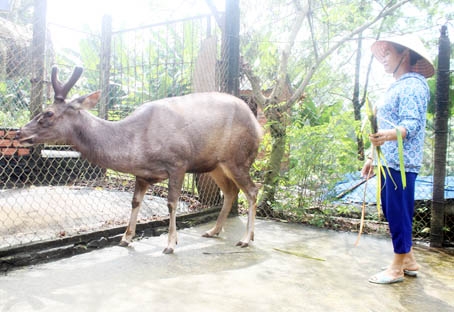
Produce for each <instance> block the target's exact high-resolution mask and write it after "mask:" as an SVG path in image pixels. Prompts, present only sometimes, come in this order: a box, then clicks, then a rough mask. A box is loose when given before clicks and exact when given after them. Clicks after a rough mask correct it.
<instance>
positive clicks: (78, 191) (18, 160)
mask: <svg viewBox="0 0 454 312" xmlns="http://www.w3.org/2000/svg"><path fill="white" fill-rule="evenodd" d="M37 3H39V2H37ZM35 9H36V10H37V11H40V10H45V8H35ZM41 13H42V12H41ZM211 27H212V26H211V17H210V16H202V17H197V18H193V19H187V20H180V21H176V22H172V23H164V24H157V25H150V26H148V27H140V28H138V29H130V30H124V31H119V32H115V33H113V35H112V38H111V39H112V57H111V60H110V61H111V64H112V66H111V72H110V74H109V77H110V79H109V86H108V87H109V94H108V96H107V109H106V112H107V118H108V119H109V120H111V121H117V120H120V119H123V118H124V117H125V116H127V115H129V114H130V113H131V112H132V111H133V110H134V109H135V108H137V107H138V106H140V105H141V104H142V103H144V102H147V101H151V100H155V99H159V98H163V97H170V96H176V95H183V94H187V93H190V92H192V91H193V88H194V86H198V87H197V88H198V89H199V91H215V90H219V85H215V84H211V82H212V81H214V80H215V79H216V77H214V76H208V75H219V71H218V70H217V69H216V63H217V59H218V58H219V56H220V53H219V48H218V46H219V39H217V38H218V37H216V33H215V32H216V30H214V29H212V28H211ZM49 29H50V30H58V31H60V32H61V31H64V32H66V33H67V35H68V37H73V38H78V41H79V48H75V49H71V50H69V49H59V48H56V47H55V46H54V45H53V44H52V42H48V44H47V45H46V49H45V51H44V53H45V55H41V56H40V58H42V59H44V60H46V63H45V65H44V67H45V68H47V69H50V67H51V66H52V65H53V64H56V65H58V67H59V76H60V80H62V81H64V80H65V79H66V77H68V76H69V75H70V74H71V72H72V69H73V67H74V66H75V64H77V63H78V61H75V59H77V57H79V58H81V59H82V61H83V63H84V73H83V76H82V78H81V79H80V80H79V82H78V83H77V84H76V86H75V87H74V88H73V90H71V92H70V95H69V96H68V98H69V97H71V96H73V95H75V94H85V93H89V92H92V91H95V90H97V89H99V88H100V86H99V77H100V68H99V66H98V64H99V63H100V61H101V60H100V53H99V46H100V45H101V38H100V37H99V36H98V35H96V34H92V33H89V32H80V31H76V30H73V29H69V28H66V27H64V26H60V25H49ZM35 31H36V28H35ZM44 31H46V30H44ZM13 35H14V34H13V33H11V36H13ZM2 36H3V32H2ZM15 36H16V35H15ZM31 37H32V34H31V32H29V33H27V36H24V38H22V37H21V38H18V37H17V36H16V37H11V38H6V37H5V38H4V37H0V47H1V49H0V50H1V51H2V52H5V54H1V56H2V59H3V60H4V61H5V62H2V68H1V71H0V75H1V79H0V81H1V82H0V92H1V95H2V97H1V103H0V104H1V106H2V110H1V113H0V127H1V130H0V152H1V153H0V164H1V168H0V176H1V182H0V220H1V230H0V250H7V249H9V248H12V247H16V246H22V245H27V244H30V243H35V242H43V241H49V240H56V239H61V238H65V237H70V236H75V235H80V234H84V233H90V232H93V231H100V230H105V229H109V228H113V227H118V226H124V225H126V223H127V221H128V220H129V213H130V207H131V200H132V191H133V190H134V177H133V176H131V175H128V174H122V173H119V172H116V171H112V170H108V169H107V170H106V169H103V168H99V167H97V166H96V165H93V164H91V163H89V162H87V161H86V160H84V159H82V158H81V157H80V154H79V153H78V152H77V151H75V150H73V149H72V148H71V147H70V146H64V145H38V146H33V147H28V146H22V145H20V143H19V142H18V141H17V140H16V139H15V135H16V130H17V129H18V128H19V127H20V126H22V125H24V124H25V123H27V122H28V120H29V119H30V118H31V113H30V111H31V107H30V106H31V104H30V98H31V97H32V95H31V93H32V91H31V89H32V88H31V86H30V82H31V81H32V80H33V79H34V78H33V72H32V69H31V67H30V66H28V64H29V63H30V62H29V59H30V57H29V55H28V54H24V53H22V54H18V53H14V51H16V50H17V49H19V48H18V47H20V50H21V51H30V48H31V49H33V48H34V45H33V43H32V40H31ZM9 42H12V44H9V45H8V43H9ZM205 42H209V43H208V44H206V43H205ZM204 43H205V45H207V46H209V49H208V50H207V49H205V52H203V53H204V56H203V57H201V56H200V55H199V54H200V53H201V52H200V50H201V46H202V45H203V44H204ZM74 54H76V55H74ZM77 54H78V55H77ZM76 56H77V57H76ZM101 57H102V56H101ZM208 60H210V63H209V66H210V67H209V68H208V67H207V68H206V69H205V70H203V68H204V66H206V65H207V64H208V63H207V62H208ZM196 67H198V70H197V69H196ZM201 69H202V70H201ZM197 71H198V72H197ZM49 76H50V75H49V72H48V71H47V70H44V77H46V78H45V79H44V81H43V92H42V97H40V99H39V103H41V104H40V107H39V110H42V109H43V107H44V106H45V105H47V104H50V103H51V102H52V100H53V98H52V97H53V92H52V90H51V86H50V83H49V81H48V80H47V79H48V77H49ZM194 81H199V82H198V83H194ZM207 82H210V84H209V85H207ZM202 88H203V90H201V89H202ZM92 113H93V114H94V115H99V114H100V112H99V111H92ZM106 152H108V151H106ZM166 196H167V185H166V184H165V183H163V184H158V185H154V186H152V187H150V189H149V191H148V192H147V194H146V196H145V198H144V202H143V204H142V208H141V211H140V213H139V217H138V222H139V223H146V222H149V221H154V220H161V219H163V218H166V217H167V216H168V208H167V201H166ZM220 203H221V194H220V192H219V190H218V189H217V187H216V185H215V184H214V183H213V182H212V181H211V180H210V179H209V178H208V177H207V176H204V175H198V176H194V175H191V174H187V175H186V177H185V180H184V185H183V189H182V194H181V196H180V201H179V205H178V208H177V215H181V214H188V213H193V212H197V211H201V210H204V209H207V208H209V207H213V206H217V205H219V204H220Z"/></svg>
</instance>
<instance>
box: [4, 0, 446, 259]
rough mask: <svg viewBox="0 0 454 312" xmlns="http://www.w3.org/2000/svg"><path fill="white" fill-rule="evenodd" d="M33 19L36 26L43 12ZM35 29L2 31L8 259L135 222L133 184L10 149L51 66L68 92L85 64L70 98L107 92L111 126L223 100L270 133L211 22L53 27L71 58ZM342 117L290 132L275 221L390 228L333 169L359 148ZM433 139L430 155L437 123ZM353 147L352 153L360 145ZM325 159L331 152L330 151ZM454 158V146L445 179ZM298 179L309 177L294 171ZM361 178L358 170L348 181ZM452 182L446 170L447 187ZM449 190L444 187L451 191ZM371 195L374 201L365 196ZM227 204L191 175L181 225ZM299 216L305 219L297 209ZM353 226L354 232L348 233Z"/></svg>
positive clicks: (152, 203) (227, 41)
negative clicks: (177, 100) (210, 98)
mask: <svg viewBox="0 0 454 312" xmlns="http://www.w3.org/2000/svg"><path fill="white" fill-rule="evenodd" d="M36 3H39V1H38V2H36ZM43 3H45V2H44V1H43ZM34 10H35V14H38V16H39V14H40V13H39V12H41V14H43V12H45V10H46V8H45V7H43V8H34ZM34 20H35V25H34V26H33V32H32V31H30V29H29V28H27V27H23V28H22V27H21V26H20V25H21V23H20V20H14V21H10V20H8V18H2V19H1V20H0V27H1V29H0V58H1V60H2V62H1V68H0V95H1V99H0V105H1V107H2V109H1V111H0V151H1V154H0V166H1V167H0V178H1V180H0V220H1V221H0V223H1V224H0V251H1V252H2V253H4V254H7V253H8V250H12V249H14V248H17V247H18V246H19V247H24V248H26V247H27V246H30V244H35V243H40V242H49V241H64V240H65V239H68V238H72V237H76V238H77V240H79V241H80V240H83V239H82V238H81V237H82V236H83V235H85V234H90V233H93V232H97V233H98V234H99V233H101V234H99V235H105V233H103V232H102V231H104V230H108V229H115V228H118V227H121V226H125V225H126V223H127V221H128V218H129V213H130V207H131V199H132V190H133V189H134V177H133V176H130V175H126V174H121V173H119V172H115V171H112V170H106V169H103V168H99V167H97V166H95V165H93V164H90V163H89V162H87V161H85V160H84V159H82V158H80V155H79V153H78V152H76V151H74V150H73V149H72V148H71V147H69V146H61V145H55V146H54V145H40V146H34V147H26V146H21V145H20V144H19V143H18V141H17V140H15V139H14V137H15V132H16V130H17V129H18V128H19V127H20V126H22V125H24V124H25V123H27V122H28V120H29V119H30V118H31V117H32V116H33V115H35V114H36V113H37V112H38V111H40V110H41V109H42V107H43V106H42V105H43V103H44V104H49V103H51V102H52V100H53V92H52V89H51V85H50V82H49V81H47V80H46V79H48V78H49V77H50V72H49V71H50V68H51V66H52V65H53V64H57V65H58V66H59V69H60V77H61V80H65V79H66V78H67V77H68V76H69V75H70V73H71V72H72V69H73V67H74V65H76V63H77V62H75V61H74V59H80V62H81V63H82V64H83V67H84V73H83V75H82V77H81V79H80V80H79V82H78V83H77V84H76V86H75V87H74V88H73V89H74V90H72V91H71V94H76V93H77V94H86V93H89V92H92V91H95V90H98V89H100V90H102V95H103V96H102V99H101V101H100V103H99V105H98V106H97V109H96V111H92V113H93V114H95V115H98V116H99V117H102V118H104V119H108V120H111V121H117V120H120V119H123V118H124V117H125V116H127V115H128V114H130V113H131V112H132V111H133V110H134V109H135V108H137V107H138V106H139V105H140V104H142V103H144V102H146V101H150V100H154V99H160V98H164V97H172V96H178V95H184V94H187V93H191V92H200V91H213V90H221V91H228V92H230V93H235V94H237V95H239V96H241V97H242V98H243V99H245V100H246V101H247V102H248V103H249V104H250V106H251V108H252V109H253V110H254V111H255V112H256V113H257V114H258V117H259V118H260V120H261V122H262V124H265V123H266V119H265V118H264V112H263V111H258V112H257V105H256V104H254V101H253V99H252V98H253V95H252V90H251V86H250V85H249V83H248V82H247V80H246V79H244V80H241V82H242V83H241V86H240V87H239V86H238V82H235V79H233V80H232V79H231V78H232V77H233V78H238V77H239V75H240V73H239V72H238V71H237V70H238V69H239V68H240V67H241V66H239V65H240V64H238V62H239V61H238V59H237V60H236V61H235V60H232V59H230V57H231V53H229V52H231V51H235V49H237V48H238V46H237V45H238V43H239V42H238V40H237V39H238V37H235V36H232V35H226V34H225V33H224V34H223V33H222V32H221V31H220V30H219V28H218V26H217V23H216V22H215V21H214V20H215V19H214V18H213V17H212V16H209V15H204V16H198V17H195V18H191V19H184V20H178V21H174V22H169V23H162V24H154V25H149V26H143V27H139V28H135V29H126V30H119V31H114V30H112V20H111V19H110V18H109V17H106V18H105V19H104V20H103V27H102V29H103V31H102V34H101V36H99V35H98V34H91V33H86V32H80V31H75V30H72V29H68V28H66V27H64V26H60V25H47V27H49V28H50V29H51V30H53V31H55V30H58V31H63V32H65V33H66V36H67V37H74V38H78V42H79V45H78V46H77V47H76V48H75V49H72V50H69V49H64V50H58V49H54V48H53V44H52V40H51V37H50V36H43V33H46V32H47V31H48V29H47V28H46V22H45V18H42V19H39V18H35V19H34ZM234 31H235V30H234ZM75 50H78V52H77V53H76V52H74V51H75ZM74 53H76V54H77V57H75V55H74ZM38 60H39V61H38ZM37 64H38V65H37ZM232 64H233V66H232ZM230 66H232V67H233V70H232V69H231V68H229V67H230ZM36 77H45V80H44V81H42V80H41V79H37V78H36ZM265 93H266V91H265ZM341 117H342V116H339V119H338V120H337V121H336V122H333V127H332V128H331V129H321V128H316V127H305V128H303V130H302V131H301V132H294V133H296V136H295V138H293V139H295V140H297V143H295V142H296V141H292V138H290V139H289V140H290V143H289V144H288V145H287V148H286V150H285V151H284V154H285V155H287V156H284V162H283V164H282V171H283V172H285V173H284V174H283V175H282V176H283V177H282V183H280V187H279V188H278V189H277V191H276V192H277V193H276V202H275V203H272V205H273V209H274V211H275V212H276V214H275V215H271V216H270V217H274V216H280V214H279V213H280V212H284V213H285V214H286V216H287V217H288V216H292V215H294V214H298V213H299V212H298V211H300V212H301V211H303V212H301V214H302V215H299V216H298V217H299V218H298V220H306V221H307V222H309V223H312V224H316V225H326V223H327V222H330V223H331V226H333V227H337V228H342V225H343V224H344V223H348V222H350V221H346V220H352V219H354V220H355V221H354V222H353V223H354V224H353V227H359V222H358V219H359V216H360V210H361V203H362V202H363V201H364V199H365V200H366V202H368V203H369V205H368V213H367V216H368V218H369V219H372V220H374V221H373V222H372V223H370V225H369V226H370V227H372V229H371V231H376V230H377V228H379V230H380V228H385V227H386V223H384V222H381V221H382V220H379V219H378V217H377V209H376V207H375V205H374V203H375V190H376V186H375V184H374V183H375V182H374V180H370V181H369V182H367V185H366V183H365V182H364V181H362V180H360V179H359V177H358V175H348V176H346V175H345V174H344V173H343V172H338V171H337V167H336V166H337V165H338V164H339V162H342V161H345V159H346V157H347V158H349V159H355V158H356V157H357V154H356V152H355V148H354V147H353V148H352V146H350V145H348V144H347V145H348V146H346V145H345V142H346V140H349V138H350V139H351V138H352V137H353V138H354V137H355V133H354V127H351V124H349V123H348V122H346V121H345V120H342V118H341ZM333 120H334V119H333ZM267 129H269V128H267ZM340 129H346V130H342V131H341V130H340ZM451 130H452V127H451ZM450 133H452V131H450ZM346 136H347V137H346ZM426 137H427V140H426V145H427V146H426V151H433V130H432V128H431V125H430V123H429V124H428V133H427V136H426ZM333 142H334V143H336V142H337V143H336V144H334V143H333ZM448 142H451V138H450V137H449V138H448ZM351 143H352V144H353V146H354V144H355V141H354V139H353V140H351ZM270 144H271V143H270V139H269V136H265V139H264V144H263V146H264V147H267V148H269V145H270ZM342 144H344V145H343V146H342ZM349 144H350V143H349ZM327 147H329V148H332V149H333V150H326V148H327ZM453 148H454V147H453V146H452V145H451V144H448V162H450V164H451V167H449V168H452V155H454V154H453V153H452V150H453ZM342 149H345V150H349V151H350V152H348V153H347V152H345V153H344V152H343V150H342ZM289 151H291V157H290V156H288V155H290V152H289ZM351 151H353V152H351ZM268 152H269V151H267V150H266V148H265V149H262V150H261V151H260V156H259V160H258V163H263V162H264V159H265V158H266V157H267V156H266V155H269V154H268ZM432 156H433V155H432V154H431V153H430V152H428V153H427V155H426V157H425V168H426V169H425V172H423V173H422V174H421V176H420V177H419V178H418V182H417V186H416V199H417V205H416V207H415V219H414V220H415V224H414V229H415V237H416V238H421V239H428V238H429V233H430V226H431V198H432V179H433V178H432V176H431V172H432V165H431V164H432V160H433V157H432ZM296 162H298V166H296V165H295V163H296ZM301 167H305V168H306V170H305V171H304V172H298V171H295V170H296V169H295V168H301ZM257 168H258V172H256V173H255V174H256V178H257V180H259V181H260V182H262V181H263V172H260V169H263V167H260V165H259V166H258V167H257ZM355 169H357V167H356V168H353V167H352V171H354V170H355ZM452 174H453V172H452V170H448V172H447V175H448V176H451V175H452ZM453 184H454V183H453V182H452V181H450V180H447V185H453ZM366 186H367V189H368V191H367V192H364V187H366ZM448 191H449V190H447V192H448ZM166 193H167V188H166V185H165V184H162V185H161V184H160V185H155V186H153V187H151V188H150V190H149V192H148V193H147V196H146V197H145V200H144V203H143V206H142V209H141V212H140V215H139V218H138V219H139V222H141V223H143V224H147V223H149V222H150V221H158V220H163V219H165V218H166V217H167V214H168V212H167V206H166V200H165V197H166ZM364 194H366V195H367V196H366V197H364ZM447 194H448V193H447ZM221 196H222V194H221V193H220V192H219V189H218V188H217V187H216V185H215V184H214V183H213V182H212V181H211V180H210V179H208V178H207V176H205V175H187V176H186V178H185V183H184V189H183V195H182V196H181V198H180V204H179V208H178V214H179V215H180V216H181V215H183V214H192V213H195V212H200V211H207V210H209V208H211V207H217V206H218V205H219V204H220V202H221V200H222V198H221ZM450 198H452V197H450ZM295 206H297V207H303V208H301V209H300V210H298V209H293V208H294V207H295ZM453 206H454V204H453V203H452V202H450V200H448V202H447V206H446V212H445V220H444V221H445V227H444V231H445V238H446V240H447V241H449V242H452V241H453V240H454V236H453V233H454V229H453V224H454V208H453ZM285 207H291V208H292V209H286V208H285ZM328 207H329V209H328ZM327 215H329V217H330V218H326V216H327ZM371 224H372V225H371ZM374 224H375V228H373V227H374ZM349 226H350V229H351V226H352V224H351V223H350V225H349ZM100 231H101V232H100Z"/></svg>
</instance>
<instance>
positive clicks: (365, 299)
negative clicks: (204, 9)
mask: <svg viewBox="0 0 454 312" xmlns="http://www.w3.org/2000/svg"><path fill="white" fill-rule="evenodd" d="M211 226H212V224H204V225H201V226H197V227H195V228H189V229H184V230H181V231H179V245H178V246H177V249H176V251H175V254H173V255H164V254H162V250H163V249H164V247H165V245H166V241H167V237H166V236H165V235H163V236H161V237H152V238H146V239H142V240H140V241H135V242H134V243H133V245H132V246H131V247H128V248H122V247H111V248H105V249H100V250H96V251H93V252H90V253H87V254H83V255H78V256H75V257H72V258H68V259H63V260H60V261H56V262H52V263H46V264H41V265H37V266H33V267H28V268H24V269H20V270H15V271H12V272H8V274H7V275H3V276H0V311H1V312H4V311H21V312H24V311H65V312H69V311H109V312H110V311H198V312H201V311H215V312H217V311H221V312H222V311H235V312H237V311H273V312H274V311H431V312H432V311H437V312H440V311H454V256H450V255H448V254H446V253H445V252H443V251H437V250H430V249H428V248H424V247H417V248H415V252H416V256H417V258H418V260H419V263H420V265H421V271H420V274H419V276H418V277H417V278H411V277H406V278H405V280H404V282H403V283H398V284H393V285H375V284H370V283H369V282H368V281H367V280H368V278H369V277H370V276H371V275H373V274H374V273H376V272H377V271H379V270H380V267H382V266H383V265H386V264H388V262H389V261H390V260H391V258H392V247H391V242H390V240H389V239H386V238H380V237H373V236H369V235H363V236H362V237H361V241H360V244H359V246H358V247H354V242H355V240H356V234H352V233H338V232H334V231H325V230H321V229H316V228H312V227H308V226H304V225H297V224H285V223H277V222H273V221H265V220H257V223H256V231H255V238H256V241H255V242H253V244H252V246H251V247H249V248H246V249H240V248H238V247H235V243H236V242H237V240H238V239H239V238H240V237H241V236H242V234H243V231H244V230H245V226H246V219H245V218H244V217H236V218H231V219H229V220H228V224H227V226H226V228H225V232H223V233H221V235H220V237H219V238H216V239H207V238H202V237H201V234H203V232H204V231H206V230H207V229H209V228H210V227H211Z"/></svg>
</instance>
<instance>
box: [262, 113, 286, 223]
mask: <svg viewBox="0 0 454 312" xmlns="http://www.w3.org/2000/svg"><path fill="white" fill-rule="evenodd" d="M269 111H270V114H267V115H268V116H267V118H268V121H269V122H270V123H271V126H270V130H271V131H270V134H271V138H272V146H271V155H270V159H269V162H268V169H267V171H266V172H265V179H264V186H263V187H264V188H263V194H262V197H261V198H260V200H259V204H258V205H257V214H258V215H259V216H267V217H268V216H273V215H274V214H275V213H274V212H273V209H272V203H274V202H275V195H276V188H277V187H278V185H279V181H278V180H279V176H280V171H281V163H282V159H283V157H284V154H285V144H286V141H287V126H286V123H285V121H284V120H283V118H282V115H281V114H280V113H279V111H278V109H277V108H276V109H275V108H273V109H270V110H269Z"/></svg>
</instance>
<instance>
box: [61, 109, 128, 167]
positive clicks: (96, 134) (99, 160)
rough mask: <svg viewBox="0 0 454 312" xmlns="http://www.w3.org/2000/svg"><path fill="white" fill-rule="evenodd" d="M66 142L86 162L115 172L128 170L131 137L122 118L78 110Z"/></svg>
mask: <svg viewBox="0 0 454 312" xmlns="http://www.w3.org/2000/svg"><path fill="white" fill-rule="evenodd" d="M80 117H81V118H80V119H79V121H78V123H77V124H76V125H75V127H74V130H75V131H74V132H73V135H71V136H70V137H69V143H70V144H71V145H73V146H74V148H75V149H76V150H77V151H79V152H80V153H81V154H82V156H83V157H84V158H86V159H87V160H88V161H90V162H92V163H94V164H96V165H99V166H101V167H106V168H107V167H108V168H112V169H115V170H119V171H125V170H127V169H128V166H129V164H130V163H131V161H130V157H131V155H130V153H129V151H130V149H129V148H128V146H127V145H128V144H130V142H131V140H132V138H131V136H130V132H129V131H128V128H129V127H127V126H122V124H124V123H125V122H124V121H117V122H112V121H107V120H103V119H101V118H98V117H95V116H93V115H91V114H90V113H88V112H85V111H81V112H80Z"/></svg>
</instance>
